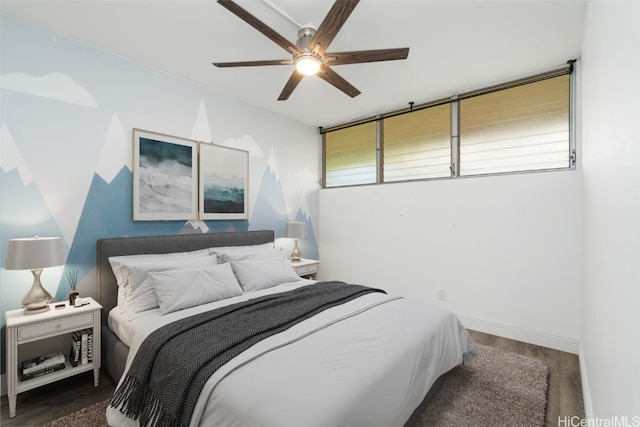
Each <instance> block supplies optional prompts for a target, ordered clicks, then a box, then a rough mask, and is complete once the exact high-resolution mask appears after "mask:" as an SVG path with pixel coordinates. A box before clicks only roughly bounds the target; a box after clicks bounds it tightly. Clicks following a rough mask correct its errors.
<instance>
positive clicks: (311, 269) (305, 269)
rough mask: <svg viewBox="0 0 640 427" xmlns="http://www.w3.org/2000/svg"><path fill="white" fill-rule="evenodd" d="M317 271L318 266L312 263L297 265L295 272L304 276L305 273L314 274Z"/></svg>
mask: <svg viewBox="0 0 640 427" xmlns="http://www.w3.org/2000/svg"><path fill="white" fill-rule="evenodd" d="M317 272H318V266H317V265H316V264H312V265H301V266H299V267H296V273H298V276H304V275H307V274H315V273H317Z"/></svg>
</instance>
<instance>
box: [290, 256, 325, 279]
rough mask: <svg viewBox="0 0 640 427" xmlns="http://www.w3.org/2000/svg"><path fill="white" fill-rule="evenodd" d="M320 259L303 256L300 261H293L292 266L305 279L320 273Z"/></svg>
mask: <svg viewBox="0 0 640 427" xmlns="http://www.w3.org/2000/svg"><path fill="white" fill-rule="evenodd" d="M318 264H320V261H318V260H315V259H305V258H302V259H301V260H300V261H291V267H293V269H294V270H295V271H296V273H298V276H300V277H303V278H305V279H313V278H314V277H315V275H316V274H317V273H318Z"/></svg>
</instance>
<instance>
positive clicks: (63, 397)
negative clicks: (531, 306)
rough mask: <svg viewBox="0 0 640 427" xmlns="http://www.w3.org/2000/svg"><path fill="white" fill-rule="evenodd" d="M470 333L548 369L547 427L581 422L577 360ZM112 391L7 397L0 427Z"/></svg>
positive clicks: (87, 387) (82, 380)
mask: <svg viewBox="0 0 640 427" xmlns="http://www.w3.org/2000/svg"><path fill="white" fill-rule="evenodd" d="M470 333H471V336H472V337H473V339H474V341H475V342H477V343H478V344H483V345H488V346H492V347H496V348H498V349H501V350H506V351H511V352H514V353H519V354H523V355H525V356H529V357H534V358H536V359H540V360H542V361H544V362H546V363H547V364H548V365H549V389H548V398H547V416H546V423H547V426H549V427H550V426H554V427H556V426H558V417H562V418H564V417H565V416H566V417H571V416H578V417H580V418H584V407H583V403H582V386H581V383H580V367H579V362H578V356H576V355H575V354H570V353H565V352H562V351H557V350H552V349H549V348H545V347H539V346H536V345H532V344H526V343H522V342H519V341H513V340H510V339H507V338H501V337H496V336H494V335H488V334H484V333H481V332H476V331H470ZM114 388H115V384H114V382H113V381H112V380H111V378H110V377H109V376H108V375H107V374H106V373H103V374H102V375H101V376H100V386H99V387H97V388H94V387H93V373H92V372H86V373H84V374H80V375H76V376H75V377H72V378H67V379H66V380H63V381H59V382H57V383H54V384H49V385H47V386H44V387H40V388H38V389H35V390H31V391H28V392H26V393H21V394H19V395H18V403H17V410H16V416H15V417H13V418H9V402H8V399H7V396H2V405H1V406H0V425H2V426H6V427H9V426H41V425H44V424H46V423H48V422H49V421H53V420H55V419H57V418H60V417H62V416H64V415H67V414H69V413H71V412H75V411H77V410H79V409H81V408H84V407H85V406H89V405H91V404H93V403H96V402H100V401H102V400H104V399H107V398H108V397H110V396H111V394H112V393H113V391H114ZM562 425H566V423H565V424H562Z"/></svg>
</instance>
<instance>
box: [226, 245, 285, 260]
mask: <svg viewBox="0 0 640 427" xmlns="http://www.w3.org/2000/svg"><path fill="white" fill-rule="evenodd" d="M281 256H283V252H282V249H280V248H271V249H269V250H261V251H255V252H225V253H221V254H218V263H223V262H229V261H241V260H245V259H267V258H276V257H281Z"/></svg>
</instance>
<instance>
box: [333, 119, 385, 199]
mask: <svg viewBox="0 0 640 427" xmlns="http://www.w3.org/2000/svg"><path fill="white" fill-rule="evenodd" d="M376 157H377V146H376V123H375V122H370V123H366V124H363V125H358V126H353V127H348V128H345V129H341V130H338V131H335V132H331V133H330V134H327V135H325V138H324V183H325V187H342V186H345V185H359V184H374V183H375V182H376V181H377V170H376V164H377V160H376Z"/></svg>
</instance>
